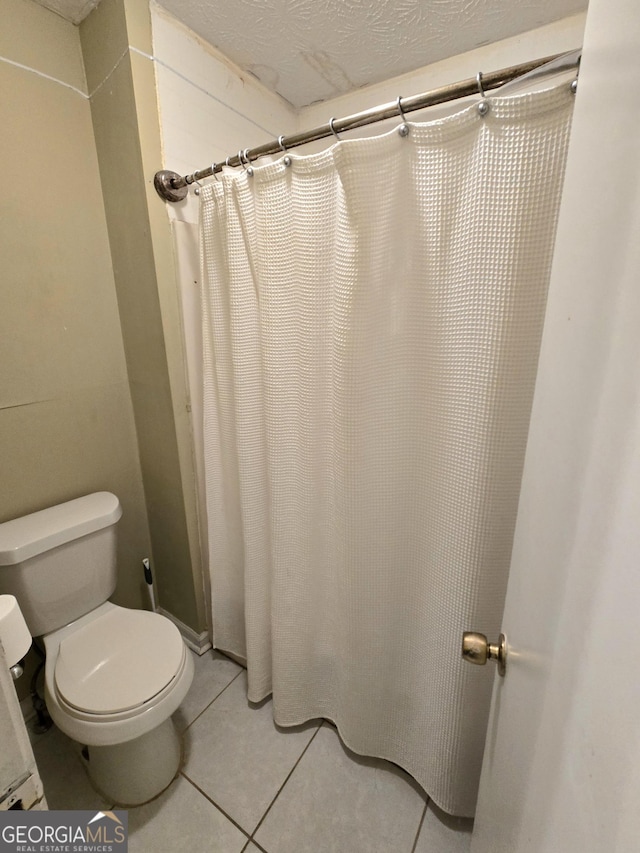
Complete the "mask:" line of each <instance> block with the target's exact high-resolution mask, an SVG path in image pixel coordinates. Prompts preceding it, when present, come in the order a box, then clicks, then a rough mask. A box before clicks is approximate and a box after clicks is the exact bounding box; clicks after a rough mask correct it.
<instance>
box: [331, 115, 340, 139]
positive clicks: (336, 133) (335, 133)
mask: <svg viewBox="0 0 640 853" xmlns="http://www.w3.org/2000/svg"><path fill="white" fill-rule="evenodd" d="M334 121H335V117H334V118H330V119H329V127H330V128H331V133H333V135H334V136H335V138H336V139H337V140H338V142H340V136H339V134H338V131H337V130H336V129H335V127H334V126H333V123H334Z"/></svg>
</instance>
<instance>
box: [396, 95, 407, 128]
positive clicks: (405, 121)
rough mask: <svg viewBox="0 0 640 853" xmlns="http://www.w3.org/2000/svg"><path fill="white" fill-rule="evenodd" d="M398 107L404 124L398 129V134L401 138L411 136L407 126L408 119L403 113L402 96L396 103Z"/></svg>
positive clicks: (399, 96)
mask: <svg viewBox="0 0 640 853" xmlns="http://www.w3.org/2000/svg"><path fill="white" fill-rule="evenodd" d="M396 104H397V106H398V112H399V113H400V116H401V117H402V124H401V125H400V127H399V128H398V133H399V134H400V136H409V125H408V124H407V118H406V116H405V114H404V113H403V112H402V95H398V100H397V101H396Z"/></svg>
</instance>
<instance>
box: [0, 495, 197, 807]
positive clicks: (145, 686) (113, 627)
mask: <svg viewBox="0 0 640 853" xmlns="http://www.w3.org/2000/svg"><path fill="white" fill-rule="evenodd" d="M121 515H122V508H121V506H120V502H119V500H118V498H117V497H116V496H115V495H113V494H111V493H110V492H96V493H94V494H91V495H86V496H85V497H81V498H77V499H76V500H72V501H68V502H66V503H63V504H59V505H57V506H53V507H49V508H48V509H44V510H41V511H40V512H34V513H32V514H31V515H26V516H23V517H22V518H16V519H14V520H12V521H7V522H5V523H4V524H0V592H3V593H10V594H12V595H15V597H16V598H17V600H18V603H19V605H20V608H21V610H22V612H23V614H24V617H25V619H26V622H27V625H28V626H29V630H30V631H31V634H32V635H33V636H34V637H41V638H42V641H43V643H44V648H45V653H46V662H45V699H46V703H47V708H48V711H49V714H50V715H51V717H52V719H53V721H54V722H55V724H56V725H57V726H58V728H59V729H61V730H62V731H63V732H64V733H65V734H66V735H68V736H69V737H70V738H72V739H73V740H74V741H77V742H78V743H79V744H82V745H83V746H86V747H87V749H86V750H83V755H84V756H85V760H86V767H87V771H88V773H89V776H90V778H91V780H92V782H93V784H94V786H95V787H96V789H97V790H98V791H99V792H100V793H101V794H102V795H103V796H104V797H106V798H107V800H109V801H110V802H113V803H114V804H117V805H121V806H133V805H140V804H141V803H144V802H147V801H148V800H150V799H152V798H153V797H155V796H157V795H158V794H159V793H160V792H161V791H163V790H164V789H165V788H166V787H167V786H168V785H169V784H170V783H171V781H172V780H173V779H174V777H175V775H176V773H177V772H178V769H179V766H180V761H181V752H182V749H181V740H180V738H179V736H178V734H177V732H176V729H175V726H174V724H173V721H172V719H171V714H173V712H174V711H175V710H176V709H177V708H178V706H179V705H180V703H181V702H182V700H183V699H184V697H185V696H186V694H187V691H188V690H189V687H190V686H191V682H192V680H193V659H192V655H191V653H190V652H189V650H188V649H187V647H186V646H185V643H184V641H183V639H182V636H181V634H180V632H179V631H178V629H177V628H176V626H175V625H174V624H173V622H171V621H170V620H169V619H167V618H166V617H164V616H161V615H160V614H158V613H150V612H148V611H145V610H131V609H129V608H126V607H120V606H118V605H116V604H113V603H112V602H110V601H109V600H108V599H109V597H110V596H111V595H112V594H113V592H114V590H115V586H116V524H117V522H118V520H119V518H120V517H121Z"/></svg>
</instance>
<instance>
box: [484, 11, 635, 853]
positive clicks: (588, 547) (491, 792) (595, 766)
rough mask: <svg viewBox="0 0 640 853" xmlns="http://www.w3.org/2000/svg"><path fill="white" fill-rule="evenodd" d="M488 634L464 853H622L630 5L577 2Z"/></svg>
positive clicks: (627, 715) (631, 791) (630, 402)
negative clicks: (482, 734) (500, 570)
mask: <svg viewBox="0 0 640 853" xmlns="http://www.w3.org/2000/svg"><path fill="white" fill-rule="evenodd" d="M468 627H469V629H470V630H482V626H476V625H469V626H468ZM503 631H504V633H505V634H506V635H507V642H508V657H507V668H506V675H505V677H504V678H499V677H498V676H495V675H494V674H493V672H491V673H489V672H487V677H494V678H495V684H494V695H493V704H492V712H491V719H490V723H489V729H488V735H487V742H486V748H485V756H484V764H483V770H482V779H481V784H480V795H479V800H478V809H477V817H476V824H475V828H474V834H473V840H472V848H471V849H472V851H473V853H525V851H526V853H529V852H530V853H574V851H575V853H617V851H619V853H631V852H632V851H636V850H640V806H639V803H640V675H639V668H638V657H639V656H638V653H637V651H636V650H638V649H640V13H639V12H638V9H637V0H591V3H590V7H589V13H588V18H587V28H586V34H585V44H584V53H583V60H582V68H581V71H580V80H579V86H578V94H577V101H576V108H575V115H574V124H573V130H572V137H571V143H570V148H569V156H568V164H567V176H566V183H565V189H564V193H563V201H562V206H561V212H560V221H559V227H558V236H557V242H556V252H555V256H554V265H553V271H552V276H551V288H550V294H549V304H548V311H547V319H546V323H545V332H544V337H543V343H542V350H541V356H540V366H539V374H538V383H537V387H536V395H535V399H534V406H533V413H532V421H531V430H530V436H529V444H528V448H527V457H526V462H525V470H524V474H523V482H522V492H521V498H520V507H519V513H518V523H517V527H516V535H515V542H514V553H513V560H512V568H511V575H510V579H509V588H508V594H507V602H506V608H505V614H504V621H503ZM489 640H490V641H491V642H496V641H497V638H493V637H490V638H489ZM490 666H493V665H492V664H491V665H490Z"/></svg>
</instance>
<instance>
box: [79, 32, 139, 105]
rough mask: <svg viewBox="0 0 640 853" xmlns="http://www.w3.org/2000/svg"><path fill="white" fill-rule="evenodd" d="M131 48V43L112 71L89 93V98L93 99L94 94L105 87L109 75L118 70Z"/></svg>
mask: <svg viewBox="0 0 640 853" xmlns="http://www.w3.org/2000/svg"><path fill="white" fill-rule="evenodd" d="M129 50H130V48H129V45H127V46H126V47H125V49H124V50H123V52H122V53H121V54H120V57H119V59H118V60H117V61H116V64H115V65H114V66H113V68H112V69H111V71H109V73H108V74H107V75H106V77H105V78H104V80H103V81H102V82H101V83H98V85H97V86H96V87H95V89H94V90H93V92H90V93H89V95H88V96H87V97H88V98H89V100H91V98H93V96H94V95H95V94H96V93H97V92H99V91H100V89H102V87H103V86H104V84H105V83H106V82H107V80H108V79H109V77H111V75H112V74H113V72H114V71H115V70H116V68H117V67H118V66H119V65H120V63H121V62H122V60H123V59H124V58H125V56H126V55H127V53H128V52H129Z"/></svg>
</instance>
